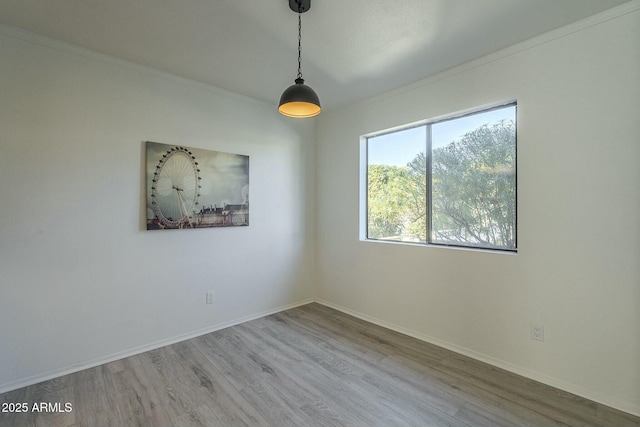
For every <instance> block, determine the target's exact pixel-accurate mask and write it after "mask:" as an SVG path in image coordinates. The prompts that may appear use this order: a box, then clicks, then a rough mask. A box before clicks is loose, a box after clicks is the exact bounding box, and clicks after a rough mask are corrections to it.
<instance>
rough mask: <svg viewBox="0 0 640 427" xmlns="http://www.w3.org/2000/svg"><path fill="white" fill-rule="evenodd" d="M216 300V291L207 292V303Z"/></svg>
mask: <svg viewBox="0 0 640 427" xmlns="http://www.w3.org/2000/svg"><path fill="white" fill-rule="evenodd" d="M215 300H216V293H215V292H214V291H209V292H207V304H213V303H214V302H215Z"/></svg>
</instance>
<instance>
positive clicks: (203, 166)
mask: <svg viewBox="0 0 640 427" xmlns="http://www.w3.org/2000/svg"><path fill="white" fill-rule="evenodd" d="M146 156H147V159H146V175H147V230H166V229H185V228H210V227H236V226H247V225H249V156H244V155H241V154H231V153H223V152H220V151H211V150H203V149H199V148H190V147H184V146H181V145H168V144H161V143H158V142H151V141H148V142H147V143H146Z"/></svg>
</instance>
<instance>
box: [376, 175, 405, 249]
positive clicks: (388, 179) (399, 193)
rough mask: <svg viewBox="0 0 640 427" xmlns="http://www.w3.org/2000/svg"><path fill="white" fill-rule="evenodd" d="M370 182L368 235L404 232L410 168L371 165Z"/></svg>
mask: <svg viewBox="0 0 640 427" xmlns="http://www.w3.org/2000/svg"><path fill="white" fill-rule="evenodd" d="M368 183H369V187H368V192H367V196H368V202H367V204H368V208H369V210H368V223H369V231H368V233H369V238H370V239H383V238H387V237H391V236H397V235H400V234H402V232H403V230H404V216H405V214H406V212H407V206H408V205H409V198H410V197H411V186H410V185H409V174H408V173H407V170H406V169H405V168H401V167H398V166H388V165H369V170H368Z"/></svg>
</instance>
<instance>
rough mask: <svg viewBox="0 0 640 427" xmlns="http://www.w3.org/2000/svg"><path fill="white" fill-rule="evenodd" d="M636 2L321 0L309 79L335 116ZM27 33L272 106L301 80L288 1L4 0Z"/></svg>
mask: <svg viewBox="0 0 640 427" xmlns="http://www.w3.org/2000/svg"><path fill="white" fill-rule="evenodd" d="M626 1H627V0H402V1H397V0H341V1H340V0H312V2H311V10H310V11H309V12H307V13H304V14H303V15H302V49H303V52H302V74H303V77H304V78H305V80H306V83H307V84H308V85H309V86H311V87H313V88H314V89H315V91H316V92H317V93H318V95H319V96H320V101H321V103H322V104H323V108H324V109H325V111H326V110H331V109H336V108H340V107H342V106H345V105H348V104H351V103H354V102H357V101H360V100H363V99H366V98H369V97H371V96H375V95H378V94H381V93H384V92H386V91H389V90H392V89H395V88H398V87H401V86H404V85H406V84H409V83H412V82H414V81H417V80H420V79H422V78H424V77H428V76H430V75H433V74H436V73H438V72H440V71H444V70H446V69H448V68H451V67H454V66H456V65H459V64H462V63H465V62H467V61H470V60H472V59H474V58H478V57H480V56H483V55H485V54H488V53H491V52H495V51H497V50H499V49H502V48H505V47H507V46H510V45H513V44H515V43H518V42H521V41H524V40H526V39H529V38H531V37H534V36H536V35H538V34H542V33H544V32H547V31H549V30H552V29H555V28H558V27H561V26H564V25H566V24H569V23H571V22H574V21H578V20H580V19H583V18H585V17H588V16H590V15H594V14H596V13H598V12H601V11H603V10H606V9H609V8H612V7H614V6H617V5H619V4H622V3H625V2H626ZM0 24H4V25H8V26H12V27H18V28H22V29H26V30H29V31H32V32H35V33H40V34H43V35H46V36H49V37H51V38H54V39H58V40H62V41H65V42H68V43H72V44H75V45H79V46H82V47H85V48H88V49H92V50H94V51H98V52H101V53H104V54H107V55H111V56H115V57H118V58H121V59H125V60H128V61H132V62H135V63H138V64H142V65H146V66H149V67H153V68H156V69H158V70H162V71H165V72H168V73H172V74H176V75H178V76H182V77H186V78H189V79H193V80H197V81H200V82H203V83H208V84H211V85H214V86H218V87H220V88H223V89H227V90H230V91H233V92H237V93H241V94H244V95H246V96H249V97H252V98H255V99H258V100H262V101H266V102H268V103H271V104H273V105H274V107H275V105H277V102H278V100H279V98H280V94H281V93H282V91H283V90H284V89H285V88H286V87H287V86H289V85H291V84H293V80H294V79H295V77H296V73H297V30H298V20H297V16H296V14H295V13H293V12H292V11H291V10H290V9H289V6H288V0H253V1H252V0H2V1H0Z"/></svg>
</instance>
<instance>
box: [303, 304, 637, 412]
mask: <svg viewBox="0 0 640 427" xmlns="http://www.w3.org/2000/svg"><path fill="white" fill-rule="evenodd" d="M315 302H317V303H318V304H322V305H324V306H327V307H329V308H333V309H335V310H338V311H340V312H343V313H345V314H348V315H350V316H353V317H357V318H359V319H362V320H365V321H367V322H370V323H373V324H375V325H378V326H382V327H383V328H387V329H391V330H392V331H396V332H399V333H401V334H404V335H408V336H410V337H413V338H416V339H419V340H421V341H425V342H428V343H430V344H434V345H437V346H439V347H443V348H446V349H447V350H451V351H454V352H456V353H459V354H462V355H465V356H468V357H471V358H472V359H475V360H479V361H481V362H484V363H488V364H489V365H492V366H495V367H498V368H501V369H504V370H505V371H509V372H512V373H514V374H517V375H521V376H523V377H526V378H529V379H532V380H534V381H538V382H540V383H543V384H546V385H549V386H551V387H555V388H557V389H560V390H563V391H566V392H569V393H572V394H575V395H577V396H580V397H584V398H585V399H589V400H592V401H594V402H597V403H600V404H603V405H606V406H609V407H611V408H615V409H618V410H620V411H623V412H626V413H628V414H632V415H636V416H640V406H637V405H633V404H631V403H629V402H618V401H615V400H612V399H610V398H608V397H607V396H602V395H600V394H598V393H594V392H593V391H591V390H586V389H584V388H582V387H580V386H577V385H575V384H571V383H568V382H566V381H562V380H559V379H557V378H553V377H550V376H548V375H544V374H541V373H539V372H535V371H532V370H530V369H527V368H523V367H521V366H518V365H515V364H513V363H509V362H506V361H504V360H500V359H497V358H495V357H492V356H489V355H487V354H484V353H480V352H477V351H475V350H471V349H469V348H466V347H462V346H459V345H457V344H454V343H451V342H448V341H444V340H441V339H439V338H436V337H432V336H430V335H426V334H422V333H420V332H416V331H413V330H411V329H407V328H404V327H402V326H398V325H396V324H393V323H390V322H386V321H384V320H380V319H378V318H375V317H373V316H369V315H368V314H364V313H360V312H358V311H355V310H352V309H350V308H347V307H343V306H341V305H338V304H334V303H332V302H329V301H325V300H322V299H317V300H316V301H315Z"/></svg>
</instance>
